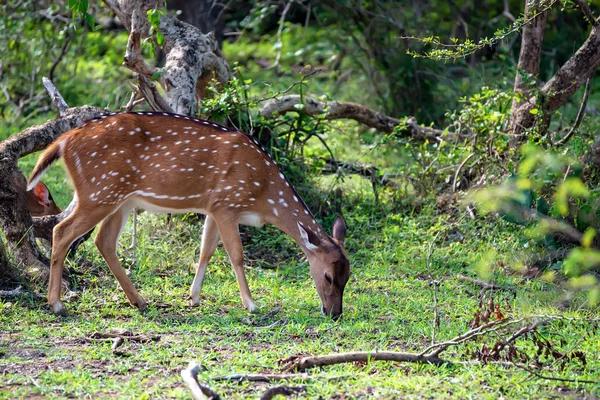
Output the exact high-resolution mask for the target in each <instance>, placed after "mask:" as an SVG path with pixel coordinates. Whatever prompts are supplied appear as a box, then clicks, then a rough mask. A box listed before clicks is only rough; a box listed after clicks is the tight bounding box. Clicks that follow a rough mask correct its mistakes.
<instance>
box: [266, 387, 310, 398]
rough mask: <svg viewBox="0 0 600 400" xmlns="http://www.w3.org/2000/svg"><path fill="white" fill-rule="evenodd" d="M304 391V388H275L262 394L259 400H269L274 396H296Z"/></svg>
mask: <svg viewBox="0 0 600 400" xmlns="http://www.w3.org/2000/svg"><path fill="white" fill-rule="evenodd" d="M304 391H306V388H305V387H304V386H298V387H289V386H276V387H273V388H270V389H268V390H267V391H266V392H264V393H263V394H262V396H260V400H271V399H272V398H273V397H275V396H286V397H287V396H297V395H299V394H300V393H301V392H304Z"/></svg>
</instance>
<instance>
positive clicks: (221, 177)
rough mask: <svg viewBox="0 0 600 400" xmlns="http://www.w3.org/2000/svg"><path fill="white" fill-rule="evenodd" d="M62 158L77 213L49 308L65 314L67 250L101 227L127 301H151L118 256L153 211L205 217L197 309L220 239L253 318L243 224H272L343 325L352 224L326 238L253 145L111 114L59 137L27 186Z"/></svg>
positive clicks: (188, 125)
mask: <svg viewBox="0 0 600 400" xmlns="http://www.w3.org/2000/svg"><path fill="white" fill-rule="evenodd" d="M61 157H62V158H63V160H64V163H65V166H66V169H67V171H68V173H69V175H70V177H71V180H72V182H73V186H74V189H75V196H76V199H77V206H76V207H75V209H74V211H73V213H72V214H71V215H69V217H67V218H65V219H64V220H63V221H62V222H61V223H59V224H58V225H57V226H56V227H55V228H54V232H53V245H52V257H51V267H50V282H49V285H48V303H49V304H50V305H51V307H52V309H53V311H54V312H55V313H62V312H63V304H62V302H61V300H60V286H61V278H62V270H63V262H64V259H65V254H66V252H67V249H68V248H69V245H70V244H71V243H72V242H73V241H74V240H75V239H77V238H78V237H80V236H81V235H82V234H84V233H86V232H88V231H89V230H90V229H91V228H93V227H94V226H96V225H97V224H98V223H100V222H101V221H102V225H101V226H100V230H99V231H98V234H97V236H96V240H95V244H96V246H97V247H98V249H99V250H100V253H101V254H102V256H103V257H104V259H105V260H106V263H107V264H108V267H109V268H110V270H111V272H112V273H113V274H114V275H115V277H116V279H117V280H118V282H119V284H120V285H121V288H122V289H123V291H124V292H125V294H126V296H127V298H128V300H129V301H130V302H131V303H132V304H133V305H135V306H137V307H138V308H140V309H143V308H144V307H145V306H146V301H145V300H144V298H142V297H141V296H140V294H139V293H138V291H137V290H136V289H135V287H134V286H133V284H132V282H131V280H130V279H129V277H128V276H127V275H126V273H125V271H124V270H123V267H122V266H121V263H120V262H119V259H118V257H117V253H116V248H117V241H118V238H119V235H120V234H121V231H122V229H123V227H124V225H125V223H126V221H127V215H128V214H129V212H130V211H131V210H132V209H133V208H134V207H135V206H139V207H141V208H144V209H146V210H148V211H151V212H168V213H185V212H195V213H202V214H205V215H206V220H205V223H204V231H203V233H202V245H201V249H200V259H199V261H198V264H197V268H196V275H195V277H194V280H193V283H192V287H191V290H190V294H191V299H192V304H193V305H197V304H198V303H199V301H200V291H201V289H202V282H203V280H204V275H205V272H206V267H207V265H208V263H209V260H210V258H211V257H212V255H213V253H214V252H215V249H216V247H217V244H218V240H219V236H220V237H221V239H222V241H223V244H224V247H225V250H226V251H227V253H228V255H229V258H230V261H231V264H232V266H233V268H234V271H235V275H236V278H237V282H238V285H239V290H240V295H241V297H242V303H243V305H244V307H245V308H246V309H248V311H250V312H253V311H255V310H256V306H255V304H254V302H253V300H252V296H251V294H250V289H249V288H248V284H247V282H246V277H245V274H244V265H243V261H244V260H243V250H242V242H241V239H240V235H239V229H238V225H239V224H243V225H252V226H261V225H263V224H264V223H265V222H269V223H271V224H274V225H275V226H277V227H278V228H279V229H280V230H281V231H283V232H284V233H286V234H287V235H289V236H291V237H292V238H293V239H294V240H295V241H296V242H297V243H298V244H299V245H300V247H301V248H302V250H303V251H304V253H305V254H306V256H307V259H308V261H309V264H310V274H311V276H312V278H313V280H314V282H315V286H316V289H317V292H318V294H319V297H320V298H321V302H322V308H321V311H322V312H323V313H325V314H327V315H331V316H333V317H337V316H339V315H340V314H341V313H342V296H343V293H344V287H345V286H346V282H347V281H348V278H349V276H350V264H349V261H348V257H347V255H346V252H345V249H344V238H345V236H346V223H345V221H344V219H343V218H342V217H337V218H336V219H335V222H334V224H333V234H332V236H331V237H330V236H329V235H327V234H326V233H325V231H324V230H323V229H322V228H321V226H320V225H319V224H318V223H317V221H316V220H315V218H314V217H313V215H312V214H311V212H310V211H309V210H308V208H307V206H306V204H305V203H304V202H303V201H302V199H301V198H300V196H299V195H298V193H297V192H296V190H295V189H294V188H293V186H292V185H291V184H290V182H289V181H288V180H287V179H286V177H285V176H284V175H283V173H282V172H281V170H280V168H279V166H278V165H277V164H276V162H275V161H274V160H273V159H272V158H271V156H270V155H269V154H268V153H267V152H266V151H265V150H264V148H263V147H262V146H261V145H260V144H259V143H258V142H257V140H256V139H255V138H253V137H252V136H250V135H248V134H246V133H243V132H240V131H238V130H232V129H230V128H226V127H224V126H220V125H218V124H215V123H212V122H209V121H204V120H199V119H195V118H191V117H187V116H183V115H176V114H169V113H160V112H133V113H122V114H110V115H105V116H102V117H100V118H97V119H94V120H91V121H88V122H87V123H86V124H84V125H82V126H81V127H78V128H76V129H73V130H71V131H69V132H67V133H65V134H63V135H61V136H60V137H59V138H58V139H57V140H56V141H55V142H54V143H52V144H51V145H50V147H49V148H48V149H47V150H46V151H45V152H44V153H43V154H42V155H41V156H40V159H39V160H38V163H37V165H36V166H35V169H34V171H33V173H32V175H31V178H30V179H29V183H28V185H29V186H28V188H29V189H30V188H33V187H35V185H36V183H37V182H38V181H39V179H40V178H41V177H42V175H43V173H44V171H45V170H47V169H48V168H49V167H50V165H51V164H52V163H54V162H55V161H57V160H58V159H59V158H61Z"/></svg>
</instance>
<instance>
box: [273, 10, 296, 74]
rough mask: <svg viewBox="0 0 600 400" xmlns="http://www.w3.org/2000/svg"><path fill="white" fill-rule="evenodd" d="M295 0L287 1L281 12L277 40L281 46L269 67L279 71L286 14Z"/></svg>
mask: <svg viewBox="0 0 600 400" xmlns="http://www.w3.org/2000/svg"><path fill="white" fill-rule="evenodd" d="M293 2H294V0H289V1H288V2H287V4H286V5H285V8H284V9H283V12H282V13H281V17H280V18H279V28H278V29H277V42H276V43H277V44H278V45H279V48H278V49H277V56H276V57H275V62H274V63H273V64H272V65H270V66H269V67H268V68H276V69H277V72H279V69H280V65H279V60H280V59H281V48H282V43H281V33H282V32H283V25H284V23H285V16H286V15H287V13H288V11H289V10H290V7H291V6H292V3H293Z"/></svg>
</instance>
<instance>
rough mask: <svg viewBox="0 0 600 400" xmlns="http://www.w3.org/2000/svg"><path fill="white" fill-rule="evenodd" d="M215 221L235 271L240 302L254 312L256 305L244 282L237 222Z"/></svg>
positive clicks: (242, 257)
mask: <svg viewBox="0 0 600 400" xmlns="http://www.w3.org/2000/svg"><path fill="white" fill-rule="evenodd" d="M216 221H217V225H218V227H219V232H220V233H221V239H222V241H223V245H224V246H225V250H227V254H229V259H230V260H231V265H232V266H233V270H234V271H235V277H236V278H237V282H238V285H239V287H240V295H241V297H242V304H243V305H244V307H245V308H246V309H247V310H248V311H249V312H255V311H257V307H256V305H255V304H254V301H253V300H252V295H251V294H250V288H249V287H248V282H246V275H245V273H244V250H243V248H242V240H241V239H240V232H239V227H238V224H237V222H235V223H231V221H228V222H227V223H224V222H223V221H221V220H219V219H217V220H216Z"/></svg>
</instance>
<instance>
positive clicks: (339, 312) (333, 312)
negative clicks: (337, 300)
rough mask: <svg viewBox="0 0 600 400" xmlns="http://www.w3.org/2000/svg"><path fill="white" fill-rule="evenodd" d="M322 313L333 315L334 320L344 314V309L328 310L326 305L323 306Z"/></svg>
mask: <svg viewBox="0 0 600 400" xmlns="http://www.w3.org/2000/svg"><path fill="white" fill-rule="evenodd" d="M321 313H323V315H326V316H329V317H331V318H332V319H334V320H335V319H338V318H339V317H340V316H341V315H342V311H335V310H331V311H330V312H327V309H326V308H325V307H324V306H323V307H321Z"/></svg>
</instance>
